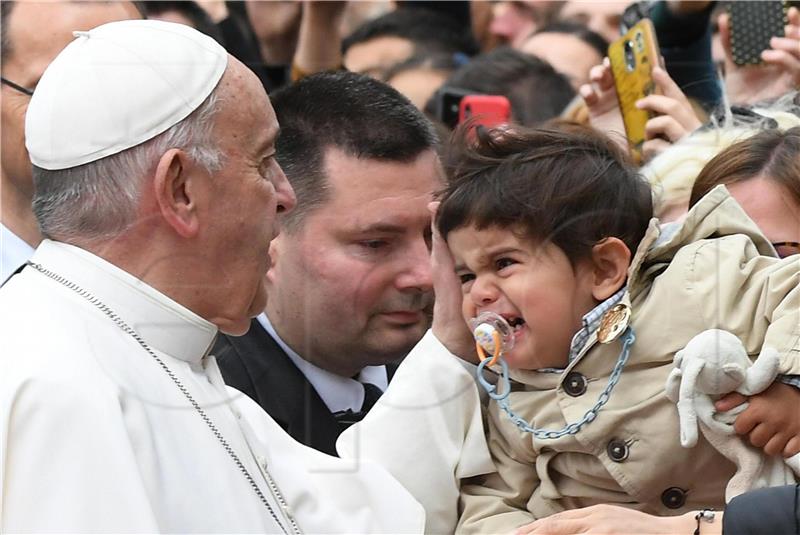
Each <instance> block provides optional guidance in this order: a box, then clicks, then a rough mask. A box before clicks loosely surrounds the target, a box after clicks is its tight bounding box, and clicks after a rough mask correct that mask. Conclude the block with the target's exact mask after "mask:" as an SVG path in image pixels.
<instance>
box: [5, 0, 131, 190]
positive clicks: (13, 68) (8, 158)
mask: <svg viewBox="0 0 800 535" xmlns="http://www.w3.org/2000/svg"><path fill="white" fill-rule="evenodd" d="M138 18H141V16H140V15H139V12H138V11H137V10H136V8H135V7H134V5H133V4H132V3H130V2H17V3H16V4H15V5H14V7H13V9H12V11H11V15H10V16H9V18H8V20H6V21H4V28H5V30H6V35H4V36H3V43H4V44H6V42H7V43H8V44H9V46H8V47H7V49H6V50H4V51H3V63H2V74H3V78H5V79H7V80H10V81H12V82H14V83H16V84H17V85H20V86H22V87H24V88H27V89H34V88H35V87H36V84H38V83H39V78H41V77H42V74H43V73H44V70H45V69H46V68H47V66H48V65H49V64H50V62H51V61H53V59H55V57H56V56H57V55H58V53H59V52H61V50H62V49H63V48H64V47H65V46H67V45H68V44H69V43H70V42H72V40H73V39H74V37H73V35H72V32H73V31H74V30H90V29H92V28H94V27H96V26H100V25H101V24H105V23H107V22H114V21H119V20H126V19H138ZM0 90H1V91H2V98H0V114H1V115H0V116H1V117H2V135H0V138H1V139H2V146H1V147H0V155H2V160H0V161H1V162H2V176H3V189H4V191H3V194H4V195H11V194H12V192H11V191H10V190H11V189H13V190H14V193H18V194H20V195H21V196H23V197H24V198H27V199H29V198H30V197H32V195H33V179H32V177H31V163H30V160H29V159H28V152H27V150H25V112H26V111H27V109H28V104H29V103H30V99H31V97H30V96H29V95H26V94H24V93H22V92H20V91H17V90H16V89H13V88H11V87H9V86H8V85H6V84H3V85H2V89H0ZM7 188H9V189H7Z"/></svg>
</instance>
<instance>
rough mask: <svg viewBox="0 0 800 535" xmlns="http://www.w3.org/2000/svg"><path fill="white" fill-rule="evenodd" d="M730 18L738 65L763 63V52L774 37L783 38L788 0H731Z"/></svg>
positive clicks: (733, 46) (735, 59)
mask: <svg viewBox="0 0 800 535" xmlns="http://www.w3.org/2000/svg"><path fill="white" fill-rule="evenodd" d="M727 8H728V16H729V17H730V19H729V20H730V31H731V53H732V55H733V62H734V63H736V64H737V65H757V64H760V63H763V61H762V60H761V53H762V52H763V51H764V50H767V49H768V48H770V46H769V40H770V39H771V38H772V37H783V36H784V26H786V24H788V22H789V21H788V18H787V16H786V12H787V10H788V8H787V6H786V2H782V1H773V0H761V1H758V2H747V1H737V2H728V5H727Z"/></svg>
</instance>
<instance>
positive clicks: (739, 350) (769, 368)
mask: <svg viewBox="0 0 800 535" xmlns="http://www.w3.org/2000/svg"><path fill="white" fill-rule="evenodd" d="M674 364H675V369H674V370H672V373H670V375H669V377H668V378H667V385H666V390H667V397H668V398H669V399H670V400H672V401H673V402H675V403H677V405H678V415H679V417H680V426H681V445H682V446H683V447H684V448H691V447H693V446H694V445H695V444H697V438H698V435H697V428H698V420H699V427H700V430H701V431H702V433H703V436H705V438H706V440H708V442H709V443H711V445H712V446H714V447H715V448H716V449H717V450H718V451H719V452H720V453H722V454H723V455H724V456H725V457H727V458H728V459H730V460H731V461H733V463H734V464H736V467H737V470H736V474H735V475H734V476H733V477H732V478H731V480H730V481H729V482H728V486H727V488H726V489H725V501H726V502H728V501H730V500H731V499H732V498H734V497H735V496H738V495H739V494H742V493H743V492H745V491H747V490H751V489H756V488H763V487H773V486H776V485H786V484H791V483H795V481H796V477H797V476H800V454H798V455H795V456H794V457H792V458H790V459H785V460H784V459H783V458H782V457H779V456H773V457H770V456H767V455H766V454H765V453H764V452H763V451H762V450H761V449H758V448H754V447H753V446H751V445H749V444H747V443H746V442H745V441H744V440H743V439H742V438H740V437H738V436H736V435H735V433H734V431H733V420H734V419H735V417H736V415H738V414H739V413H741V412H742V411H743V410H744V409H745V408H746V407H747V405H746V404H744V405H740V406H739V407H736V408H735V409H733V410H731V411H728V412H727V413H717V411H716V409H715V408H714V401H715V400H717V399H719V398H720V397H722V396H723V395H725V394H728V393H730V392H734V391H735V392H739V393H740V394H742V395H745V396H752V395H754V394H758V393H759V392H762V391H764V390H765V389H766V388H767V387H769V385H771V384H772V383H773V381H774V380H775V377H776V376H777V374H778V352H777V351H776V350H774V349H772V348H768V347H764V348H763V350H762V351H761V354H760V355H759V356H758V358H757V359H756V361H755V362H751V361H750V358H749V357H748V356H747V351H746V350H745V348H744V346H743V345H742V342H741V341H740V340H739V338H737V337H736V336H735V335H733V334H731V333H729V332H728V331H721V330H718V329H710V330H707V331H703V332H702V333H700V334H698V335H697V336H695V337H694V338H692V339H691V340H690V341H689V343H688V344H687V345H686V347H685V348H684V349H682V350H681V351H678V353H677V354H676V355H675V361H674ZM798 411H800V407H798Z"/></svg>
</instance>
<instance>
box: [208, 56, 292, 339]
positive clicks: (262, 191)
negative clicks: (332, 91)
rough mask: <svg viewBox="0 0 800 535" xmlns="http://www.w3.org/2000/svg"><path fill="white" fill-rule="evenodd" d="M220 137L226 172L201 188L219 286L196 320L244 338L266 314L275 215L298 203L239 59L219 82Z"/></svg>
mask: <svg viewBox="0 0 800 535" xmlns="http://www.w3.org/2000/svg"><path fill="white" fill-rule="evenodd" d="M219 91H220V103H219V104H218V105H219V106H220V108H219V110H218V112H217V114H216V115H215V123H214V134H215V138H216V141H217V147H218V148H219V150H220V151H221V152H222V154H223V155H224V158H223V165H222V169H221V170H220V171H219V172H217V173H212V174H207V178H206V179H205V180H202V181H200V182H199V184H200V185H199V186H195V188H194V189H195V192H197V193H198V199H199V200H198V211H199V212H200V213H201V214H203V215H204V216H205V217H203V218H202V219H201V221H202V223H201V228H200V231H199V236H198V240H197V242H198V243H199V244H202V247H203V251H204V252H205V254H206V256H205V258H204V261H203V262H202V264H201V265H202V266H203V267H202V268H201V269H205V270H208V273H209V274H210V275H209V278H210V279H211V280H214V281H215V284H214V285H210V286H209V287H205V288H203V289H202V293H203V297H204V301H205V302H204V304H203V305H201V310H196V312H198V314H200V315H201V316H203V317H204V318H206V319H208V320H209V321H211V322H212V323H214V324H216V325H217V326H218V327H219V328H220V330H222V331H224V332H226V333H230V334H235V335H241V334H244V333H245V332H247V329H248V327H249V326H250V318H251V317H253V316H255V315H257V314H258V313H260V312H261V311H262V310H264V306H266V300H267V294H266V283H265V280H264V276H265V274H266V272H267V269H268V268H269V245H270V241H271V240H272V239H273V238H274V237H275V235H276V234H277V233H278V226H277V221H276V217H277V214H278V213H281V212H282V213H285V212H288V211H289V210H291V209H292V208H293V207H294V205H295V197H294V191H293V190H292V187H291V186H290V185H289V182H288V181H287V180H286V176H285V175H284V174H283V171H282V170H281V168H280V166H279V165H278V163H277V162H276V160H275V140H276V138H277V135H278V121H277V119H276V118H275V112H274V111H273V109H272V105H271V104H270V102H269V99H268V98H267V94H266V93H265V92H264V89H263V87H262V85H261V82H260V81H259V80H258V78H257V77H256V76H255V74H253V72H252V71H250V69H248V68H247V67H245V66H244V65H243V64H242V63H240V62H239V61H238V60H236V59H234V58H233V57H229V59H228V69H227V70H226V72H225V75H224V76H223V78H222V81H221V82H220V87H219Z"/></svg>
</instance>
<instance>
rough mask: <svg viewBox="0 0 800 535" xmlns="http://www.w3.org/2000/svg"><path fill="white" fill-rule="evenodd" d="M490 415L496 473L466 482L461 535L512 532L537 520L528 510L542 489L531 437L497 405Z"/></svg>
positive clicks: (491, 448) (460, 528) (462, 498)
mask: <svg viewBox="0 0 800 535" xmlns="http://www.w3.org/2000/svg"><path fill="white" fill-rule="evenodd" d="M488 413H489V418H488V421H489V422H488V423H489V449H490V450H491V452H492V459H493V460H494V463H495V466H496V467H497V472H495V473H493V474H489V475H487V476H483V477H480V478H473V479H471V480H465V482H464V484H463V485H462V487H461V499H460V506H461V517H460V519H459V523H458V528H457V529H456V533H459V534H461V533H480V534H488V533H511V532H513V531H514V529H515V528H517V527H519V526H522V525H524V524H528V523H530V522H533V521H534V520H536V518H535V517H534V516H533V515H532V514H531V513H530V512H528V508H527V504H528V501H529V500H530V498H531V496H532V495H533V493H534V491H535V490H536V488H537V487H538V486H539V478H538V476H537V475H536V455H535V453H534V452H533V446H532V440H531V437H530V435H527V434H525V435H521V432H520V431H519V430H518V429H517V427H516V426H515V425H514V424H513V423H512V422H511V421H510V420H509V419H508V417H507V416H506V414H505V413H503V412H502V410H500V409H499V407H498V405H497V403H495V402H490V404H489V411H488ZM523 441H526V442H523ZM523 444H524V446H523Z"/></svg>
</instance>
